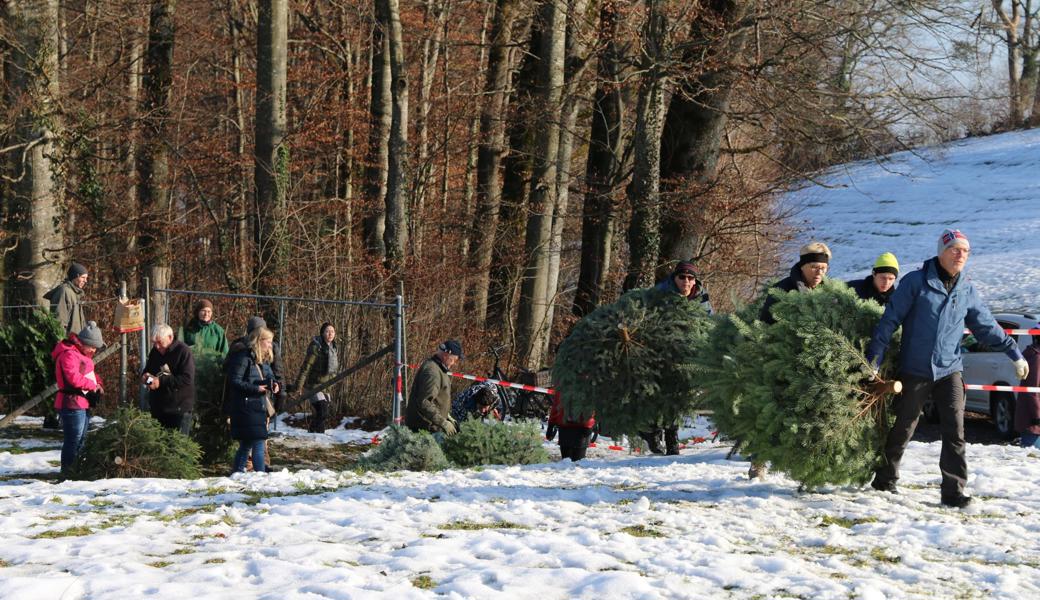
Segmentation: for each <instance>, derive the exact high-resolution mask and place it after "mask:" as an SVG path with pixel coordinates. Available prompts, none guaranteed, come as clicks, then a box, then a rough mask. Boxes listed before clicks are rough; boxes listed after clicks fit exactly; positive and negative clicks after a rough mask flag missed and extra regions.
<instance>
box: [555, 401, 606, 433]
mask: <svg viewBox="0 0 1040 600" xmlns="http://www.w3.org/2000/svg"><path fill="white" fill-rule="evenodd" d="M584 416H585V415H581V416H579V417H578V419H577V420H568V419H567V411H565V410H564V408H563V401H562V400H560V395H559V394H554V395H553V400H552V408H550V409H549V424H550V425H556V426H557V427H559V428H560V429H592V428H593V427H595V426H596V418H595V417H589V418H587V419H585V418H583V417H584Z"/></svg>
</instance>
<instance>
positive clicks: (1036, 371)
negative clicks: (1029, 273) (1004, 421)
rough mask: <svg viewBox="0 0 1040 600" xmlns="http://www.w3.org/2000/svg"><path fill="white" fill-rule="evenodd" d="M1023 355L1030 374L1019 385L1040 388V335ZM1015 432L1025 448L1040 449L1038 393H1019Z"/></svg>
mask: <svg viewBox="0 0 1040 600" xmlns="http://www.w3.org/2000/svg"><path fill="white" fill-rule="evenodd" d="M1037 327H1040V325H1037ZM1022 354H1023V355H1024V356H1025V359H1026V363H1027V364H1028V365H1029V373H1028V374H1027V375H1026V378H1025V379H1022V380H1021V381H1020V383H1019V385H1021V386H1023V387H1040V335H1034V336H1033V341H1032V342H1031V343H1030V344H1029V347H1028V348H1026V351H1025V352H1023V353H1022ZM1015 431H1018V432H1019V433H1021V434H1022V447H1023V448H1029V447H1034V448H1040V394H1038V393H1036V392H1019V393H1018V403H1017V405H1016V406H1015Z"/></svg>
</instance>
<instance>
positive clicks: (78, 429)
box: [60, 408, 87, 475]
mask: <svg viewBox="0 0 1040 600" xmlns="http://www.w3.org/2000/svg"><path fill="white" fill-rule="evenodd" d="M60 414H61V428H62V430H63V431H64V432H65V440H64V441H63V442H62V444H61V472H62V474H63V475H64V474H65V473H66V472H67V471H68V470H69V467H71V466H72V463H74V462H76V457H77V456H79V451H80V450H82V449H83V442H84V441H86V439H87V411H86V409H83V408H63V409H61V411H60Z"/></svg>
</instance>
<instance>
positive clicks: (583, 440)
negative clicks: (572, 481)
mask: <svg viewBox="0 0 1040 600" xmlns="http://www.w3.org/2000/svg"><path fill="white" fill-rule="evenodd" d="M559 435H560V457H561V458H569V459H571V461H572V462H578V461H579V460H581V459H583V458H585V452H586V451H587V450H588V449H589V440H590V439H591V438H592V429H589V428H586V427H560V434H559Z"/></svg>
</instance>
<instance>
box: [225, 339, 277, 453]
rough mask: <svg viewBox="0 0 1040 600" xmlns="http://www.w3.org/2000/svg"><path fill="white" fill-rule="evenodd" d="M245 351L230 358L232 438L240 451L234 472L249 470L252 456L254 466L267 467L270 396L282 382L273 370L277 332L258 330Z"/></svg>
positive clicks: (240, 351) (229, 379)
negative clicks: (248, 466)
mask: <svg viewBox="0 0 1040 600" xmlns="http://www.w3.org/2000/svg"><path fill="white" fill-rule="evenodd" d="M248 340H249V342H248V344H247V346H246V347H245V348H243V349H242V350H239V351H238V352H235V353H234V354H232V355H231V356H229V357H228V381H229V383H230V391H231V402H230V413H231V437H232V438H234V439H236V440H238V451H237V452H235V462H234V465H233V467H232V471H233V472H235V473H242V472H245V470H246V462H247V461H248V460H249V453H250V451H252V453H253V465H254V468H256V469H257V470H260V469H259V468H257V467H258V466H259V465H263V464H264V440H266V439H267V422H268V418H269V417H270V415H269V413H268V409H267V407H268V395H269V394H277V393H278V382H277V381H275V379H274V373H273V372H272V371H271V360H272V359H273V358H274V333H273V332H272V331H271V330H270V329H268V328H266V327H258V328H256V329H254V330H253V331H252V332H251V333H250V334H249V337H248Z"/></svg>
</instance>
